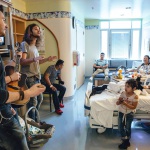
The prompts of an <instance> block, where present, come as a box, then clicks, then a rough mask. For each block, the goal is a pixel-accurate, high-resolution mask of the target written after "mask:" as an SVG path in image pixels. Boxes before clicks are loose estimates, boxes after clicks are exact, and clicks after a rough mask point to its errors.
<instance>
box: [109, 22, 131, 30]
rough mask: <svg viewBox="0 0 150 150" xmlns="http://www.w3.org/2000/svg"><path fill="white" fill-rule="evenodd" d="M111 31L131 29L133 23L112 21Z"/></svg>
mask: <svg viewBox="0 0 150 150" xmlns="http://www.w3.org/2000/svg"><path fill="white" fill-rule="evenodd" d="M110 29H131V21H110Z"/></svg>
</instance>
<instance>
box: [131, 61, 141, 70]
mask: <svg viewBox="0 0 150 150" xmlns="http://www.w3.org/2000/svg"><path fill="white" fill-rule="evenodd" d="M141 64H142V61H133V63H132V68H138V67H139V66H141Z"/></svg>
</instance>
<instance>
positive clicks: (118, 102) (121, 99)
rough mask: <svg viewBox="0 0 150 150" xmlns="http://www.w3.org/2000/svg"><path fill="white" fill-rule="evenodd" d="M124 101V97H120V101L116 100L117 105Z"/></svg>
mask: <svg viewBox="0 0 150 150" xmlns="http://www.w3.org/2000/svg"><path fill="white" fill-rule="evenodd" d="M122 101H123V98H122V97H119V99H118V101H117V102H116V105H120V104H121V103H122Z"/></svg>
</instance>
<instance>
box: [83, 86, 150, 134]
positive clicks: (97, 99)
mask: <svg viewBox="0 0 150 150" xmlns="http://www.w3.org/2000/svg"><path fill="white" fill-rule="evenodd" d="M114 88H115V87H114ZM91 91H92V84H91V83H88V85H87V91H86V93H85V104H84V108H85V116H89V124H90V127H91V128H96V129H97V132H98V133H103V132H105V130H106V128H113V129H117V128H118V106H117V105H116V101H117V100H118V98H119V96H120V93H115V92H112V91H110V90H108V89H107V90H104V91H103V92H102V93H101V94H96V95H93V96H91V97H90V98H89V95H90V93H91ZM134 119H138V120H141V119H146V120H147V119H148V120H150V94H148V95H147V96H144V95H139V102H138V106H137V110H136V113H135V114H134Z"/></svg>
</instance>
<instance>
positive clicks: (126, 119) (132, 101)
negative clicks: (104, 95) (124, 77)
mask: <svg viewBox="0 0 150 150" xmlns="http://www.w3.org/2000/svg"><path fill="white" fill-rule="evenodd" d="M137 87H138V85H137V81H136V80H135V79H129V80H128V81H127V82H126V84H125V91H124V92H122V94H121V95H120V97H119V99H118V101H117V102H116V104H117V105H119V117H118V128H119V131H120V134H121V140H122V143H121V144H120V145H119V146H118V148H120V149H127V148H128V147H129V146H130V142H129V140H130V138H131V123H132V121H133V113H134V112H135V109H136V107H137V104H138V99H139V98H138V96H137V95H136V94H135V93H134V91H135V90H136V89H137Z"/></svg>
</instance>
